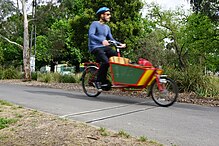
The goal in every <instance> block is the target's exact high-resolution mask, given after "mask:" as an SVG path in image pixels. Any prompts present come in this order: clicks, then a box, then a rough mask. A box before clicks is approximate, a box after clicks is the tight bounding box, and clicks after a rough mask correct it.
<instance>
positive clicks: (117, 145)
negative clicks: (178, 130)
mask: <svg viewBox="0 0 219 146" xmlns="http://www.w3.org/2000/svg"><path fill="white" fill-rule="evenodd" d="M0 118H4V119H13V120H14V121H15V122H14V123H12V124H9V125H7V127H6V128H3V129H0V145H1V146H143V145H144V146H145V145H147V146H158V145H161V144H158V143H156V142H153V141H149V140H147V138H146V137H139V138H136V137H131V136H130V135H128V134H127V133H125V132H124V131H123V132H114V131H110V130H107V129H105V128H101V127H100V128H98V127H93V126H90V125H87V124H85V123H82V122H77V121H73V120H69V119H62V118H59V117H57V116H55V115H50V114H48V113H43V112H40V111H36V110H31V109H26V108H24V107H20V106H17V105H12V104H9V103H5V101H2V100H0ZM1 123H2V122H1V121H0V125H1Z"/></svg>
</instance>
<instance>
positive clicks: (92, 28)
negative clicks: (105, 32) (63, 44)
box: [88, 22, 104, 43]
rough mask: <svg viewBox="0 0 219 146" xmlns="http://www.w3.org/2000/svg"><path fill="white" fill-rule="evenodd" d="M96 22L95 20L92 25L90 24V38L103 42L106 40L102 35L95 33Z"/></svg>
mask: <svg viewBox="0 0 219 146" xmlns="http://www.w3.org/2000/svg"><path fill="white" fill-rule="evenodd" d="M96 27H97V26H96V24H95V23H94V22H93V23H92V24H91V25H90V29H89V33H88V34H89V38H90V39H91V40H95V41H99V42H101V43H102V42H103V41H104V40H102V39H101V38H100V37H98V36H96V35H95V33H96Z"/></svg>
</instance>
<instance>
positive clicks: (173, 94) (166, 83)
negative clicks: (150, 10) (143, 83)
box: [151, 77, 178, 107]
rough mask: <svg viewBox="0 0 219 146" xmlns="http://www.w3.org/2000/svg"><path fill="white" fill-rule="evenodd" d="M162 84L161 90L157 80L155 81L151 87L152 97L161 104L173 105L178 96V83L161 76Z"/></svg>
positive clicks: (165, 105) (164, 105)
mask: <svg viewBox="0 0 219 146" xmlns="http://www.w3.org/2000/svg"><path fill="white" fill-rule="evenodd" d="M160 86H161V88H162V90H159V88H158V84H157V82H156V80H155V81H154V82H153V84H152V87H151V95H152V99H153V100H154V102H155V103H156V104H158V105H159V106H163V107H167V106H171V105H172V104H174V102H175V101H176V99H177V97H178V87H177V85H176V83H175V82H174V81H173V80H171V79H170V78H167V77H160Z"/></svg>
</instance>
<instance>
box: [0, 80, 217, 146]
mask: <svg viewBox="0 0 219 146" xmlns="http://www.w3.org/2000/svg"><path fill="white" fill-rule="evenodd" d="M0 99H2V100H6V101H9V102H12V103H15V104H18V105H22V106H24V107H28V108H32V109H37V110H39V111H44V112H48V113H52V114H56V115H59V116H60V117H65V118H70V119H73V120H77V121H83V122H86V123H88V124H91V125H95V126H99V127H104V128H108V129H112V130H115V131H120V130H124V131H125V132H127V133H128V134H130V135H132V136H137V137H139V136H146V137H147V138H148V139H150V140H155V141H157V142H159V143H161V144H164V145H170V146H171V145H177V146H219V108H218V107H207V106H198V105H191V104H182V103H181V104H180V103H176V104H174V105H173V106H171V107H168V108H164V107H159V106H157V105H156V104H155V103H154V102H153V101H152V100H151V99H140V98H139V99H136V98H130V97H119V96H114V95H104V94H101V95H99V96H98V97H97V98H90V97H87V96H86V95H85V94H84V93H80V92H74V91H72V92H71V91H65V90H61V89H51V88H39V87H28V86H23V85H12V84H3V83H2V84H0Z"/></svg>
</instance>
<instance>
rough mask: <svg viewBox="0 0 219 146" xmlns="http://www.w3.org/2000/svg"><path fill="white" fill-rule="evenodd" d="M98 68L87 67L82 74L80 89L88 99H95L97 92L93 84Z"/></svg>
mask: <svg viewBox="0 0 219 146" xmlns="http://www.w3.org/2000/svg"><path fill="white" fill-rule="evenodd" d="M97 72H98V68H97V67H96V66H91V67H88V68H86V69H85V70H84V72H83V74H82V87H83V91H84V93H85V94H86V95H87V96H89V97H97V96H98V95H99V94H100V93H101V92H99V91H98V90H97V89H96V87H95V85H94V83H95V80H96V77H97Z"/></svg>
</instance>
